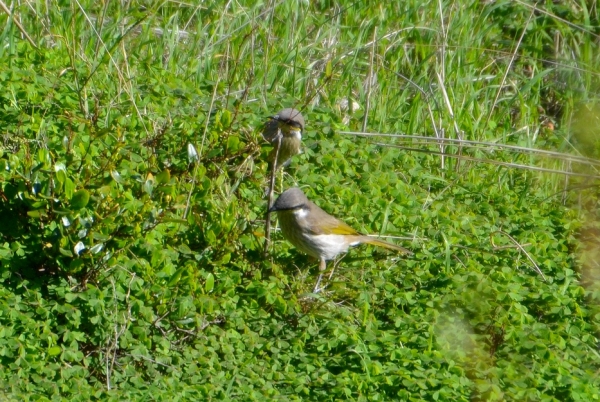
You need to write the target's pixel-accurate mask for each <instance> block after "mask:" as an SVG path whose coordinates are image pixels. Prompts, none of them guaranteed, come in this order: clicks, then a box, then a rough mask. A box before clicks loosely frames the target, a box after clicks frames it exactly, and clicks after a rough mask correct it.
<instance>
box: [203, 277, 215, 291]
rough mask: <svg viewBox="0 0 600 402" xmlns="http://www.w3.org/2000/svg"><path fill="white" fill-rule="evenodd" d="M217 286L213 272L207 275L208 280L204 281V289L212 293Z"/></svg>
mask: <svg viewBox="0 0 600 402" xmlns="http://www.w3.org/2000/svg"><path fill="white" fill-rule="evenodd" d="M214 287H215V277H214V275H213V274H212V273H209V274H208V275H207V276H206V282H205V283H204V291H205V292H206V293H210V292H212V291H213V289H214Z"/></svg>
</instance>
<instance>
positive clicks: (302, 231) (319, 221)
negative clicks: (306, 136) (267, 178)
mask: <svg viewBox="0 0 600 402" xmlns="http://www.w3.org/2000/svg"><path fill="white" fill-rule="evenodd" d="M270 212H277V219H278V221H279V226H280V227H281V232H282V234H283V237H285V238H286V239H287V240H288V241H289V242H290V243H292V244H293V245H294V247H296V248H297V249H299V250H300V251H303V252H305V253H306V254H308V255H310V256H313V257H316V258H318V259H319V270H320V271H324V270H325V268H326V266H327V261H328V260H332V259H334V258H336V257H337V256H338V255H339V254H341V253H345V252H347V251H348V248H349V247H350V246H357V245H359V244H363V243H366V244H372V245H374V246H379V247H385V248H388V249H392V250H396V251H400V252H402V253H405V254H412V252H411V251H409V250H407V249H405V248H404V247H400V246H397V245H395V244H392V243H388V242H386V241H383V240H379V239H377V238H373V237H370V236H366V235H363V234H361V233H359V232H357V231H356V230H354V229H353V228H352V227H350V226H348V225H347V224H346V223H344V222H342V221H341V220H339V219H337V218H335V217H334V216H332V215H330V214H328V213H327V212H325V211H324V210H322V209H321V208H319V206H318V205H316V204H315V203H313V202H311V201H310V200H309V199H308V198H307V197H306V195H305V194H304V192H303V191H302V190H300V189H299V188H297V187H293V188H290V189H288V190H286V191H284V192H283V193H282V194H281V195H280V196H279V198H277V200H276V201H275V203H274V204H273V206H272V207H271V208H270ZM321 278H322V274H321V275H319V279H318V281H317V285H316V286H315V292H318V291H319V283H320V282H321Z"/></svg>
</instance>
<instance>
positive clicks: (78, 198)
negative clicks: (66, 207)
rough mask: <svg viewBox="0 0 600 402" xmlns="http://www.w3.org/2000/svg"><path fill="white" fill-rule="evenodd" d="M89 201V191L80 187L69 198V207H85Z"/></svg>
mask: <svg viewBox="0 0 600 402" xmlns="http://www.w3.org/2000/svg"><path fill="white" fill-rule="evenodd" d="M89 201H90V193H89V191H87V190H85V189H81V190H79V191H77V192H76V193H75V194H73V197H72V198H71V207H72V208H74V209H81V208H85V206H86V205H87V204H88V202H89Z"/></svg>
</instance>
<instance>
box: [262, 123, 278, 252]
mask: <svg viewBox="0 0 600 402" xmlns="http://www.w3.org/2000/svg"><path fill="white" fill-rule="evenodd" d="M281 137H282V135H281V132H280V133H279V134H278V135H277V138H276V141H277V143H276V145H275V158H274V159H273V165H272V169H271V177H270V179H269V195H268V197H267V215H266V218H265V250H264V255H265V257H266V256H267V255H268V254H269V246H270V244H271V207H272V206H273V189H274V188H275V176H276V175H277V167H278V166H277V158H279V148H280V147H281Z"/></svg>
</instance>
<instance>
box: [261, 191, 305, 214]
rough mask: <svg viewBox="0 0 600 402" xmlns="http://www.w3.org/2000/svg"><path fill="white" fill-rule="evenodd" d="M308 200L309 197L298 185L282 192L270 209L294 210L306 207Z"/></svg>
mask: <svg viewBox="0 0 600 402" xmlns="http://www.w3.org/2000/svg"><path fill="white" fill-rule="evenodd" d="M308 202H309V201H308V198H307V197H306V195H304V192H302V190H300V189H299V188H298V187H292V188H290V189H287V190H285V191H284V192H283V193H281V195H280V196H279V198H277V201H275V203H274V204H273V206H272V207H271V209H270V210H269V211H271V212H273V211H289V210H294V209H298V208H302V207H304V206H305V205H307V204H308Z"/></svg>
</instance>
